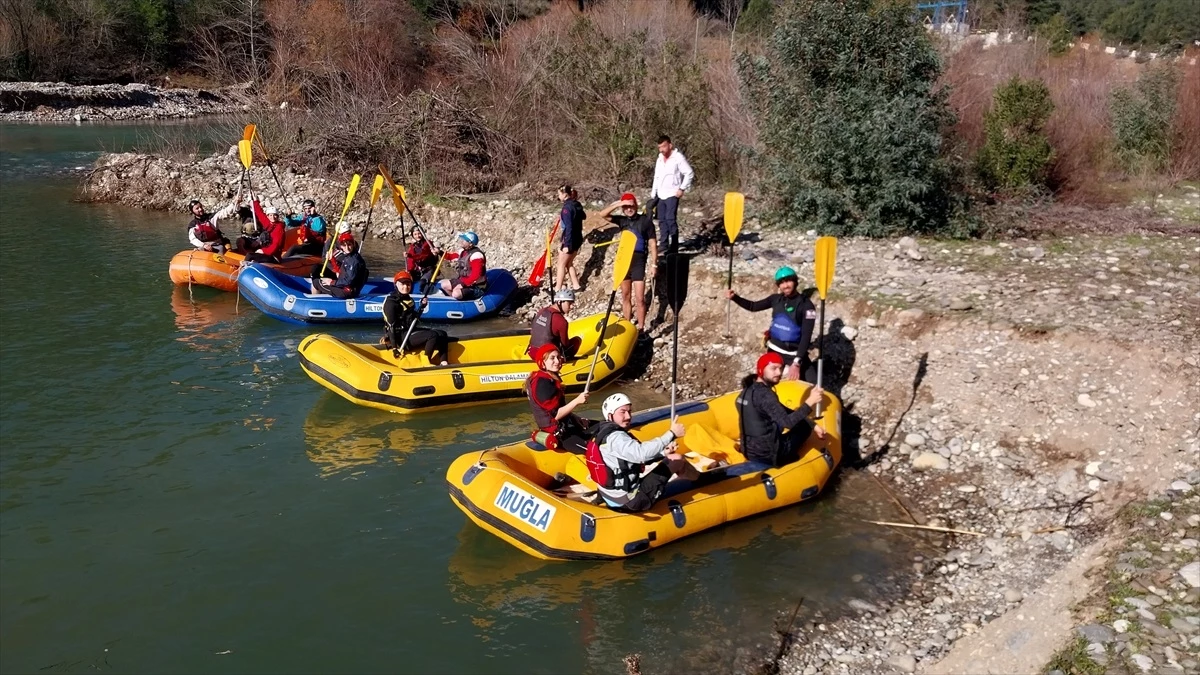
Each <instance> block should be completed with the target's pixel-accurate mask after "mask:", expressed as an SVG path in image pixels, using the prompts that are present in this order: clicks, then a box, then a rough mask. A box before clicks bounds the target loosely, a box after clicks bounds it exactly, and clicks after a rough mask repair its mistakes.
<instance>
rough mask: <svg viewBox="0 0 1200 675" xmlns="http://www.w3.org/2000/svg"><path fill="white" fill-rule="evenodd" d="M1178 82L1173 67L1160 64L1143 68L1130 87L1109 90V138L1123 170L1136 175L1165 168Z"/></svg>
mask: <svg viewBox="0 0 1200 675" xmlns="http://www.w3.org/2000/svg"><path fill="white" fill-rule="evenodd" d="M1178 84H1179V78H1178V75H1177V73H1176V72H1175V70H1174V69H1172V68H1171V67H1169V66H1164V67H1160V68H1154V69H1151V70H1149V71H1147V72H1146V73H1145V74H1144V75H1142V76H1141V77H1140V78H1139V79H1138V81H1137V82H1136V83H1134V84H1133V86H1129V87H1121V88H1119V89H1117V90H1116V91H1114V92H1113V95H1112V104H1111V115H1112V129H1113V137H1114V138H1115V140H1116V150H1117V157H1118V158H1119V159H1120V160H1121V164H1122V165H1123V166H1124V167H1125V169H1126V171H1128V172H1130V173H1139V174H1140V173H1146V172H1156V171H1161V170H1163V169H1164V168H1165V167H1166V164H1167V160H1168V159H1169V157H1170V154H1171V126H1172V122H1173V118H1174V115H1175V103H1176V96H1175V94H1176V89H1177V87H1178Z"/></svg>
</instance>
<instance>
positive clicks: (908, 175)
mask: <svg viewBox="0 0 1200 675" xmlns="http://www.w3.org/2000/svg"><path fill="white" fill-rule="evenodd" d="M775 15H776V23H775V30H774V32H773V33H772V35H771V39H770V42H769V44H768V45H767V49H766V54H765V56H762V57H757V58H755V57H750V56H748V55H745V54H742V55H740V56H739V58H738V67H739V72H740V74H741V76H742V80H743V85H744V87H745V91H746V100H747V101H748V102H749V103H750V105H751V107H752V109H754V112H755V114H756V116H757V117H758V120H759V130H760V131H759V135H760V138H761V139H762V145H763V150H762V156H761V162H760V163H759V166H760V169H761V172H762V177H763V182H764V185H763V187H764V189H765V193H766V196H767V199H769V200H770V203H771V207H772V215H773V216H774V219H775V220H776V221H777V222H780V223H781V224H783V225H785V226H791V227H815V228H817V229H819V230H821V231H823V232H826V233H829V234H838V235H864V236H874V237H882V236H891V235H896V234H900V233H905V232H925V233H946V234H949V233H953V232H954V231H955V227H956V222H955V219H954V216H955V215H956V213H957V212H958V210H959V207H960V206H962V205H963V204H964V201H963V200H962V199H961V198H960V197H959V196H958V193H956V192H955V190H954V177H955V172H954V171H953V169H952V166H951V165H950V164H949V162H947V161H946V160H945V159H944V158H943V156H942V152H943V131H945V130H946V129H947V128H948V127H949V125H950V124H951V123H952V122H953V120H954V116H953V113H951V111H950V109H949V107H948V106H947V104H946V93H945V91H944V90H939V89H936V88H935V86H934V82H935V81H936V80H937V78H938V75H939V73H940V71H941V64H940V60H939V57H938V53H937V51H936V49H935V48H934V46H933V44H932V43H931V42H930V39H929V37H928V36H927V35H926V34H925V31H924V30H923V29H922V28H921V27H920V26H919V25H917V24H916V23H915V22H914V21H913V20H912V10H911V8H910V7H908V6H907V5H903V4H898V3H877V2H873V0H804V1H793V2H790V3H787V4H784V5H783V6H779V7H776V9H775Z"/></svg>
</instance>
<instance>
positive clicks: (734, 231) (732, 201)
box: [725, 192, 746, 337]
mask: <svg viewBox="0 0 1200 675" xmlns="http://www.w3.org/2000/svg"><path fill="white" fill-rule="evenodd" d="M745 207H746V195H744V194H742V193H740V192H726V193H725V236H726V237H727V238H728V239H729V276H728V277H727V281H726V282H725V288H727V289H729V290H733V242H735V241H737V238H738V233H739V232H741V231H742V212H743V211H744V209H745ZM732 307H733V301H732V300H726V301H725V337H729V314H730V309H731V308H732Z"/></svg>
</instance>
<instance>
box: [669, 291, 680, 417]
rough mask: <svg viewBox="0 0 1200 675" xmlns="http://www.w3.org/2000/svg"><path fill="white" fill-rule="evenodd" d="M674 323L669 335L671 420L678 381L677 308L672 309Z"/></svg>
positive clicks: (673, 414) (673, 413) (673, 415)
mask: <svg viewBox="0 0 1200 675" xmlns="http://www.w3.org/2000/svg"><path fill="white" fill-rule="evenodd" d="M671 313H672V314H674V315H675V325H674V327H673V328H672V333H674V335H673V336H672V337H671V420H672V421H674V419H675V384H676V383H677V382H678V381H679V310H672V311H671Z"/></svg>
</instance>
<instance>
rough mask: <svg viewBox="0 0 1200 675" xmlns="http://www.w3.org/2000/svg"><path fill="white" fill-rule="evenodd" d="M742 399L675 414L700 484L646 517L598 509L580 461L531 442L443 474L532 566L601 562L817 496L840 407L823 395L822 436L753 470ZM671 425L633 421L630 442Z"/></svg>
mask: <svg viewBox="0 0 1200 675" xmlns="http://www.w3.org/2000/svg"><path fill="white" fill-rule="evenodd" d="M810 386H811V385H809V384H808V383H806V382H794V381H789V382H781V383H779V384H778V385H777V386H776V388H775V391H776V393H778V394H779V398H780V400H781V401H782V402H783V404H784V405H786V406H788V407H789V408H792V409H795V408H798V407H799V406H800V404H801V402H802V401H803V400H804V397H805V396H806V395H807V392H808V390H809V387H810ZM739 395H741V391H735V392H730V393H728V394H724V395H721V396H717V397H715V398H711V399H708V400H704V401H696V402H693V403H686V404H683V405H682V406H679V407H678V410H677V414H678V416H679V421H680V422H682V423H683V424H684V425H685V426H686V427H687V433H686V434H685V435H684V437H683V438H682V439H679V450H680V452H683V453H685V456H686V457H687V458H688V460H689V461H690V462H692V464H693V465H695V466H696V467H697V468H698V469H700V470H701V471H702V473H701V478H700V480H699V481H696V482H692V481H686V480H681V479H677V480H673V481H671V483H669V484H668V487H667V490H666V492H665V493H664V496H663V498H662V499H660V500H659V501H658V502H657V503H656V504H655V505H654V506H653V508H651V509H650V510H649V511H646V512H643V513H622V512H618V511H614V510H612V509H610V508H608V507H607V506H606V505H605V504H604V503H603V502H602V501H600V502H599V503H594V502H595V501H596V498H595V489H596V486H595V483H593V482H592V481H591V479H590V478H589V477H588V472H587V466H586V464H585V463H584V460H583V458H582V457H581V456H579V455H575V454H571V453H568V452H557V451H547V450H543V449H541V446H538V445H536V444H534V443H532V442H521V443H514V444H512V445H506V446H503V447H499V448H495V449H492V450H485V451H483V452H470V453H467V454H465V455H462V456H460V457H459V458H458V459H456V460H455V461H454V462H453V463H452V464H451V465H450V468H449V470H448V471H447V472H446V482H447V483H448V485H449V491H450V498H451V500H453V501H454V503H455V505H457V506H458V508H460V509H462V511H463V512H464V513H466V514H467V516H468V517H469V518H470V519H471V520H473V521H474V522H475V523H476V524H477V525H479V526H480V527H482V528H483V529H485V530H487V531H488V532H491V533H492V534H494V535H496V536H497V537H500V538H501V539H503V540H504V541H507V542H508V543H510V544H512V545H513V546H516V547H517V548H519V549H521V550H522V551H525V552H526V553H528V554H530V555H532V556H536V557H539V558H546V559H552V560H604V559H612V558H625V557H628V556H632V555H636V554H638V553H642V552H644V551H648V550H650V549H654V548H658V547H660V546H664V545H666V544H669V543H671V542H672V541H675V540H677V539H682V538H683V537H686V536H688V535H692V534H696V533H697V532H703V531H704V530H707V529H709V528H713V527H717V526H719V525H722V524H724V523H728V522H731V521H734V520H738V519H739V518H746V517H748V516H753V515H756V514H759V513H764V512H766V511H770V510H772V509H778V508H781V507H784V506H791V505H793V504H796V503H799V502H801V501H805V500H809V499H812V498H814V497H816V496H817V495H818V494H820V492H821V490H822V489H823V488H824V487H825V484H826V482H827V481H828V480H829V477H830V476H831V475H832V474H833V471H834V468H835V467H836V466H837V465H838V463H839V462H840V461H841V458H842V430H841V416H842V406H841V402H840V401H838V400H837V398H836V397H835V396H833V395H831V394H826V395H825V401H824V403H823V405H822V410H823V414H822V416H821V418H820V419H819V420H818V421H817V423H818V424H820V425H821V426H822V427H824V428H825V431H826V436H825V438H824V439H818V438H817V437H816V435H815V434H812V435H810V436H809V438H808V440H807V441H805V444H804V446H803V447H802V449H801V456H800V459H799V461H797V462H793V463H792V464H788V465H786V466H782V467H779V468H770V469H766V470H752V467H751V466H749V465H747V464H745V463H744V462H745V458H744V457H743V456H742V455H741V453H740V452H739V451H738V439H740V437H741V434H740V431H739V429H740V426H739V420H738V414H737V410H736V399H737V397H738V396H739ZM669 415H670V410H669V409H668V408H665V407H664V408H657V409H654V410H647V411H644V412H641V413H638V414H636V415H634V419H633V428H634V432H633V433H634V436H636V437H637V438H639V439H640V440H643V441H644V440H647V439H651V438H655V437H657V436H659V435H661V434H663V433H665V432H666V430H667V427H668V426H669V424H670V421H669V420H668V419H667V418H668V416H669ZM564 479H565V480H564Z"/></svg>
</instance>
